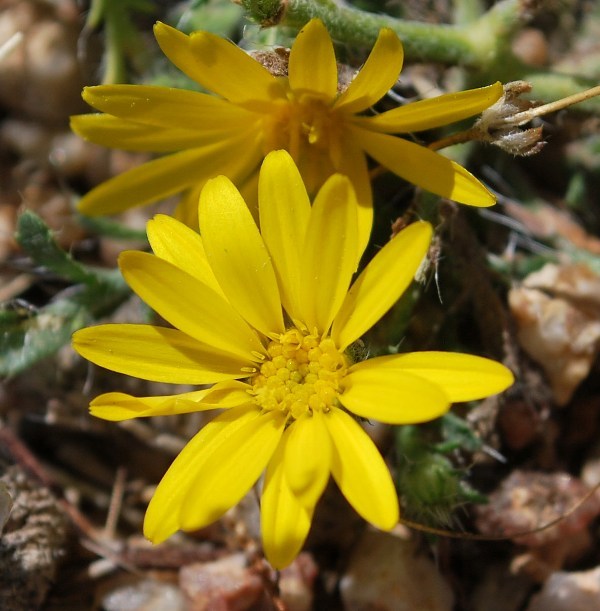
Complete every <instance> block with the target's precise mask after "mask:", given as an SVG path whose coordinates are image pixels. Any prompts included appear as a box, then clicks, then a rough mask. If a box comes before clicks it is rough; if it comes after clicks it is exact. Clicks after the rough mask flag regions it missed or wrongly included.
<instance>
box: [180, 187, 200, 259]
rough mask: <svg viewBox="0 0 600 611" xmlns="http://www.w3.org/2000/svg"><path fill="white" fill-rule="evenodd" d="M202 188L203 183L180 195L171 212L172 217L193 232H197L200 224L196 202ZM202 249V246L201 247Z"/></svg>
mask: <svg viewBox="0 0 600 611" xmlns="http://www.w3.org/2000/svg"><path fill="white" fill-rule="evenodd" d="M203 188H204V183H200V184H198V185H194V186H193V187H191V188H190V189H188V190H187V191H185V192H184V193H182V194H181V197H180V199H179V203H178V204H177V206H176V207H175V210H174V211H173V217H174V218H175V219H177V220H178V221H180V222H181V223H183V224H184V225H186V226H187V227H190V228H191V229H193V230H194V233H195V232H196V231H198V228H199V227H200V222H199V220H198V202H199V201H200V193H202V189H203ZM202 248H204V246H203V247H202Z"/></svg>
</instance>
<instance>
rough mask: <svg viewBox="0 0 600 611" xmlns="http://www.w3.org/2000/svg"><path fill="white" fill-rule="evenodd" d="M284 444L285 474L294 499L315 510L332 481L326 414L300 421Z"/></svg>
mask: <svg viewBox="0 0 600 611" xmlns="http://www.w3.org/2000/svg"><path fill="white" fill-rule="evenodd" d="M288 431H289V434H288V435H287V437H286V438H285V439H284V440H282V443H283V442H285V444H284V445H285V453H284V463H285V466H284V472H285V479H286V481H287V484H288V485H289V487H290V490H291V491H292V493H293V495H294V496H295V497H296V498H297V499H298V501H299V502H300V503H301V504H302V505H304V506H305V507H314V506H315V505H316V504H317V501H318V500H319V498H320V497H321V494H323V490H325V486H326V485H327V482H328V481H329V471H330V466H331V441H330V438H329V434H328V433H327V427H326V426H325V423H324V421H323V414H322V413H321V412H320V411H318V410H315V411H314V412H313V413H312V415H310V414H307V415H305V416H302V417H300V418H298V420H296V421H295V422H294V423H293V424H292V425H291V426H290V427H289V428H288Z"/></svg>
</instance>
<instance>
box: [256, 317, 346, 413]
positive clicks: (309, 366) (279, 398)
mask: <svg viewBox="0 0 600 611" xmlns="http://www.w3.org/2000/svg"><path fill="white" fill-rule="evenodd" d="M267 354H268V356H267V358H266V359H265V360H264V362H263V363H262V365H261V367H260V371H259V372H258V373H256V374H255V375H254V376H253V377H252V378H251V380H250V383H251V384H252V391H251V392H252V394H253V395H254V396H255V401H256V402H257V404H258V405H260V406H261V407H262V408H263V409H266V410H275V409H279V410H282V411H285V412H287V413H288V414H289V416H291V417H292V418H293V419H297V418H299V417H300V416H301V415H302V414H304V413H306V412H312V411H313V410H321V411H325V412H327V411H328V410H329V409H330V408H331V407H333V406H336V405H338V400H337V397H338V394H339V391H340V382H341V380H342V379H343V378H344V376H345V375H346V370H347V368H348V364H349V363H348V360H347V359H346V357H345V356H344V355H343V354H342V353H341V352H340V351H339V350H338V349H337V347H336V345H335V343H334V341H333V340H332V339H331V338H330V337H318V336H316V335H311V334H309V333H307V332H303V331H300V330H299V329H297V328H292V329H289V330H288V331H286V332H285V333H283V334H282V335H277V336H273V338H272V339H271V341H270V342H269V344H268V346H267Z"/></svg>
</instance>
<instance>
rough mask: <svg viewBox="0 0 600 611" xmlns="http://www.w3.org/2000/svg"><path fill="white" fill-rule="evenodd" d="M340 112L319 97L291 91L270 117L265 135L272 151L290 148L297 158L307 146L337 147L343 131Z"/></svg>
mask: <svg viewBox="0 0 600 611" xmlns="http://www.w3.org/2000/svg"><path fill="white" fill-rule="evenodd" d="M337 115H338V113H336V112H334V111H332V109H331V105H330V104H328V103H326V102H324V101H323V100H322V99H320V98H319V97H317V96H314V95H310V94H308V93H304V94H301V95H299V96H298V95H294V94H293V93H292V92H291V91H289V92H288V95H287V99H286V100H279V102H278V103H277V105H276V107H275V109H274V112H272V113H270V114H269V116H268V117H267V118H266V124H265V128H266V129H265V135H266V142H265V144H266V148H267V149H268V150H270V151H271V150H277V149H282V148H283V149H286V150H288V151H289V152H290V154H291V155H292V157H293V158H294V159H298V157H299V156H300V155H301V154H302V151H303V149H304V148H305V147H307V146H308V147H311V148H313V151H314V149H315V148H316V149H319V150H322V151H331V150H332V148H334V149H335V148H337V142H338V140H339V134H340V125H339V123H340V121H339V117H338V116H337Z"/></svg>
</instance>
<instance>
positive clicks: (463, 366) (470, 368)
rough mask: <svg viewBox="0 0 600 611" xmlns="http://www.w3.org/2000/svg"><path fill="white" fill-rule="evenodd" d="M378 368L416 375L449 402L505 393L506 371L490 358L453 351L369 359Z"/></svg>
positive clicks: (510, 377)
mask: <svg viewBox="0 0 600 611" xmlns="http://www.w3.org/2000/svg"><path fill="white" fill-rule="evenodd" d="M373 361H376V364H375V363H373V365H374V366H376V367H377V368H379V369H382V370H383V369H385V370H386V371H394V372H399V373H409V374H410V375H414V376H418V377H420V378H423V379H425V380H427V381H429V382H432V383H433V384H435V385H436V386H438V387H439V388H440V389H441V390H442V391H443V392H444V394H445V395H446V396H447V397H448V398H449V399H450V401H451V402H453V403H454V402H457V401H473V400H475V399H483V398H484V397H489V396H490V395H495V394H496V393H499V392H502V391H503V390H506V389H507V388H508V387H509V386H510V385H511V384H513V382H514V376H513V374H512V372H511V371H510V369H508V368H507V367H505V366H504V365H502V364H501V363H498V362H496V361H492V360H491V359H486V358H483V357H481V356H473V355H471V354H459V353H456V352H409V353H407V354H394V355H390V356H382V357H379V358H377V359H372V360H371V361H367V362H373Z"/></svg>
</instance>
